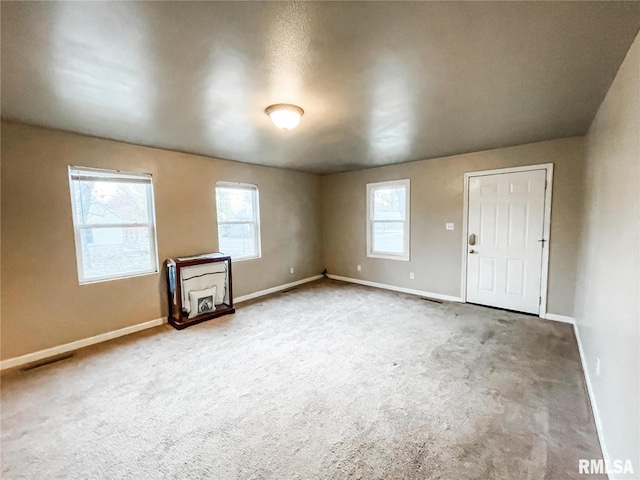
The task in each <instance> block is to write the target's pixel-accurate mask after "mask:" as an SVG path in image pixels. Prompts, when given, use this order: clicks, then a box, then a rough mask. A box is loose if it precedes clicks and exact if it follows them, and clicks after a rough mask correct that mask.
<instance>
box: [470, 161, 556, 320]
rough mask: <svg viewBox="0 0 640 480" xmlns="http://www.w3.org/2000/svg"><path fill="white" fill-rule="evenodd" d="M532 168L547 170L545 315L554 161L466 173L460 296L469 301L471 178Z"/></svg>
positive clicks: (542, 291)
mask: <svg viewBox="0 0 640 480" xmlns="http://www.w3.org/2000/svg"><path fill="white" fill-rule="evenodd" d="M531 170H546V172H547V174H546V182H547V183H546V188H545V192H544V225H543V230H542V238H543V239H544V240H546V241H545V242H544V244H543V245H544V247H543V248H542V270H541V272H540V297H541V298H540V308H539V311H538V315H539V316H540V317H544V316H545V315H546V314H547V283H548V279H549V250H550V248H551V242H550V235H549V232H550V231H551V191H552V190H553V163H541V164H539V165H527V166H525V167H511V168H499V169H496V170H482V171H478V172H467V173H465V174H464V205H463V208H462V212H463V219H462V291H461V295H460V297H461V298H462V301H463V302H464V303H466V302H467V260H468V255H467V249H468V247H469V246H468V245H467V237H468V236H469V233H468V228H469V179H470V178H472V177H484V176H486V175H500V174H503V173H516V172H529V171H531Z"/></svg>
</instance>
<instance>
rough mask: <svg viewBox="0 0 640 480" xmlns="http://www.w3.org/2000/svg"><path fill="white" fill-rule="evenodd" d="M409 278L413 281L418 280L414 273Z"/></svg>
mask: <svg viewBox="0 0 640 480" xmlns="http://www.w3.org/2000/svg"><path fill="white" fill-rule="evenodd" d="M409 278H410V279H411V280H413V279H415V278H416V276H415V275H414V274H413V272H411V273H410V274H409Z"/></svg>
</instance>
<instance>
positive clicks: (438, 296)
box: [327, 275, 462, 302]
mask: <svg viewBox="0 0 640 480" xmlns="http://www.w3.org/2000/svg"><path fill="white" fill-rule="evenodd" d="M327 276H328V277H329V278H332V279H333V280H339V281H341V282H349V283H357V284H359V285H366V286H367V287H376V288H384V289H385V290H393V291H394V292H402V293H408V294H410V295H418V296H419V297H428V298H433V299H436V300H444V301H446V302H462V298H460V297H453V296H451V295H442V294H441V293H432V292H424V291H422V290H414V289H412V288H404V287H396V286H395V285H387V284H386V283H377V282H370V281H369V280H360V279H357V278H349V277H341V276H340V275H327Z"/></svg>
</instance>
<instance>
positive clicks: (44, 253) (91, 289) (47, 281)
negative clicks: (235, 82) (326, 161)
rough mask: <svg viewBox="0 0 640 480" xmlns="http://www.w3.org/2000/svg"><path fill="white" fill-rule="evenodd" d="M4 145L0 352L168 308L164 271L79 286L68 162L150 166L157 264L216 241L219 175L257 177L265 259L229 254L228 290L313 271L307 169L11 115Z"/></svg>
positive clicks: (316, 207) (318, 250) (313, 184)
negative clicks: (92, 133)
mask: <svg viewBox="0 0 640 480" xmlns="http://www.w3.org/2000/svg"><path fill="white" fill-rule="evenodd" d="M1 152H2V247H3V248H2V259H1V263H2V287H3V288H2V312H1V313H2V325H1V328H2V359H6V358H12V357H15V356H18V355H22V354H26V353H31V352H34V351H38V350H42V349H45V348H49V347H53V346H57V345H60V344H64V343H67V342H72V341H75V340H79V339H83V338H87V337H90V336H93V335H97V334H100V333H105V332H109V331H112V330H116V329H118V328H123V327H127V326H130V325H134V324H138V323H141V322H144V321H147V320H153V319H156V318H159V317H163V316H166V315H167V305H166V294H165V289H166V287H165V277H164V271H163V270H162V271H161V273H159V274H156V275H147V276H142V277H135V278H128V279H122V280H115V281H108V282H101V283H95V284H88V285H82V286H80V285H78V275H77V268H76V254H75V243H74V236H73V224H72V218H71V201H70V197H69V181H68V177H67V175H68V173H67V166H68V165H79V166H85V167H101V168H111V169H122V170H127V171H140V172H149V173H152V174H153V179H154V192H155V207H156V219H157V237H158V252H159V259H160V262H162V261H163V260H164V259H166V258H167V257H172V256H177V255H189V254H196V253H204V252H212V251H216V250H217V249H218V241H217V226H216V210H215V203H214V202H215V190H214V186H215V182H216V181H217V180H228V181H237V182H245V183H254V184H257V185H258V187H259V189H260V215H261V230H262V258H261V259H257V260H247V261H242V262H237V263H234V265H233V279H234V294H235V296H236V297H237V296H239V295H244V294H247V293H251V292H255V291H258V290H262V289H266V288H270V287H274V286H278V285H282V284H285V283H289V282H292V281H295V280H299V279H303V278H307V277H310V276H313V275H317V274H319V273H320V272H321V271H322V232H321V180H320V177H317V176H315V175H308V174H303V173H298V172H293V171H287V170H279V169H275V168H268V167H260V166H255V165H246V164H241V163H235V162H229V161H223V160H215V159H211V158H205V157H200V156H195V155H188V154H181V153H176V152H170V151H164V150H157V149H152V148H145V147H138V146H133V145H127V144H123V143H119V142H112V141H107V140H101V139H96V138H90V137H86V136H81V135H75V134H70V133H64V132H59V131H54V130H47V129H40V128H35V127H30V126H26V125H19V124H13V123H3V124H2V151H1ZM290 266H293V267H295V274H294V275H291V274H289V267H290Z"/></svg>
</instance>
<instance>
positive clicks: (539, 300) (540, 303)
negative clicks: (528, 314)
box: [538, 297, 542, 305]
mask: <svg viewBox="0 0 640 480" xmlns="http://www.w3.org/2000/svg"><path fill="white" fill-rule="evenodd" d="M538 305H542V297H538Z"/></svg>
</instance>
